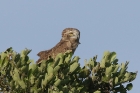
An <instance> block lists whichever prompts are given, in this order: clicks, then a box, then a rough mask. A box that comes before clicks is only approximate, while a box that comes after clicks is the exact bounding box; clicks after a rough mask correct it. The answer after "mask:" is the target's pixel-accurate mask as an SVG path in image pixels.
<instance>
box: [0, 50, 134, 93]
mask: <svg viewBox="0 0 140 93" xmlns="http://www.w3.org/2000/svg"><path fill="white" fill-rule="evenodd" d="M30 52H31V50H29V49H25V50H23V51H22V52H21V53H17V52H15V51H13V49H12V48H8V49H7V50H6V51H5V52H1V53H0V91H1V92H3V93H110V92H111V91H112V92H113V93H117V92H120V93H127V91H129V90H131V89H132V87H133V85H132V83H131V82H132V81H133V80H134V79H135V78H136V75H137V72H128V71H127V68H128V63H129V62H125V63H121V64H118V59H117V58H116V53H115V52H109V51H106V52H104V54H103V58H102V59H101V61H100V62H97V61H96V59H97V56H95V57H93V58H91V59H89V60H86V61H85V66H84V67H80V64H79V59H80V58H79V57H78V56H75V57H73V58H72V57H71V53H65V54H61V53H60V54H58V55H57V57H56V58H55V59H52V58H50V59H49V60H42V63H41V64H39V65H38V64H36V63H34V61H33V60H31V59H30V58H29V56H28V54H29V53H30ZM124 83H125V84H124Z"/></svg>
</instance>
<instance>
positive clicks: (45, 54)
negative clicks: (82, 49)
mask: <svg viewBox="0 0 140 93" xmlns="http://www.w3.org/2000/svg"><path fill="white" fill-rule="evenodd" d="M79 39H80V31H79V30H78V29H76V28H66V29H64V30H63V31H62V38H61V40H60V42H59V43H58V44H56V45H55V46H54V47H53V48H51V49H49V50H45V51H41V52H39V53H38V54H37V55H38V56H39V57H40V58H39V59H38V60H37V62H36V63H37V64H39V63H41V60H47V59H48V58H49V57H50V56H51V57H52V58H55V56H56V55H57V54H59V53H65V52H66V51H68V50H70V51H71V52H72V54H74V52H75V50H76V48H77V47H78V45H79V44H80V42H79Z"/></svg>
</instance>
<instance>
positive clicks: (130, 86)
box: [126, 83, 133, 91]
mask: <svg viewBox="0 0 140 93" xmlns="http://www.w3.org/2000/svg"><path fill="white" fill-rule="evenodd" d="M132 88H133V84H132V83H129V84H127V86H126V89H127V90H128V91H130V90H131V89H132Z"/></svg>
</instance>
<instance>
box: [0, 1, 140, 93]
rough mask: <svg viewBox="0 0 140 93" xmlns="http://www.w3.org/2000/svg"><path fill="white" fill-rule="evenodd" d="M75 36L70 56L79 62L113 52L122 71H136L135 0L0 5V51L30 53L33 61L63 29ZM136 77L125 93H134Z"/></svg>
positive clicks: (138, 18)
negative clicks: (77, 33) (75, 44)
mask: <svg viewBox="0 0 140 93" xmlns="http://www.w3.org/2000/svg"><path fill="white" fill-rule="evenodd" d="M67 27H74V28H77V29H79V30H80V32H81V38H80V42H81V44H80V45H79V46H78V48H77V50H76V52H75V54H74V55H76V56H80V58H81V59H80V63H81V65H82V66H83V65H84V60H85V59H90V58H91V57H93V56H95V55H98V60H99V61H100V60H101V58H102V55H103V52H104V51H107V50H108V51H115V52H117V58H118V59H119V63H121V62H125V61H130V63H129V65H128V67H129V68H128V71H140V67H139V66H140V60H139V57H140V54H139V53H140V0H115V1H114V0H102V1H101V0H96V1H95V0H88V1H84V0H77V1H74V0H73V1H72V0H71V1H70V0H69V1H68V0H67V1H66V0H55V1H54V0H50V1H48V0H30V1H29V0H1V1H0V42H1V44H0V51H1V52H2V51H4V50H5V49H7V48H9V47H13V49H14V50H15V51H17V52H20V51H21V50H23V49H25V48H28V49H32V52H31V53H30V58H31V59H34V60H35V61H36V60H37V59H38V56H37V55H36V54H37V53H38V52H39V51H41V50H47V49H50V48H51V47H53V46H54V45H55V44H56V43H57V42H59V40H60V38H61V32H62V30H63V29H64V28H67ZM139 81H140V76H139V73H138V76H137V78H136V79H135V80H134V81H133V84H134V88H133V90H131V91H130V92H128V93H134V92H135V93H138V91H139V83H140V82H139Z"/></svg>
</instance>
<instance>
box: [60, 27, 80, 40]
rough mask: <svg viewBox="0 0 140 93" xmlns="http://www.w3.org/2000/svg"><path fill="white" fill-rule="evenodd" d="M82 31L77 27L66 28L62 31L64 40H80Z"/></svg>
mask: <svg viewBox="0 0 140 93" xmlns="http://www.w3.org/2000/svg"><path fill="white" fill-rule="evenodd" d="M79 39H80V31H79V30H78V29H76V28H66V29H64V30H63V32H62V40H76V41H78V42H79Z"/></svg>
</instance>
